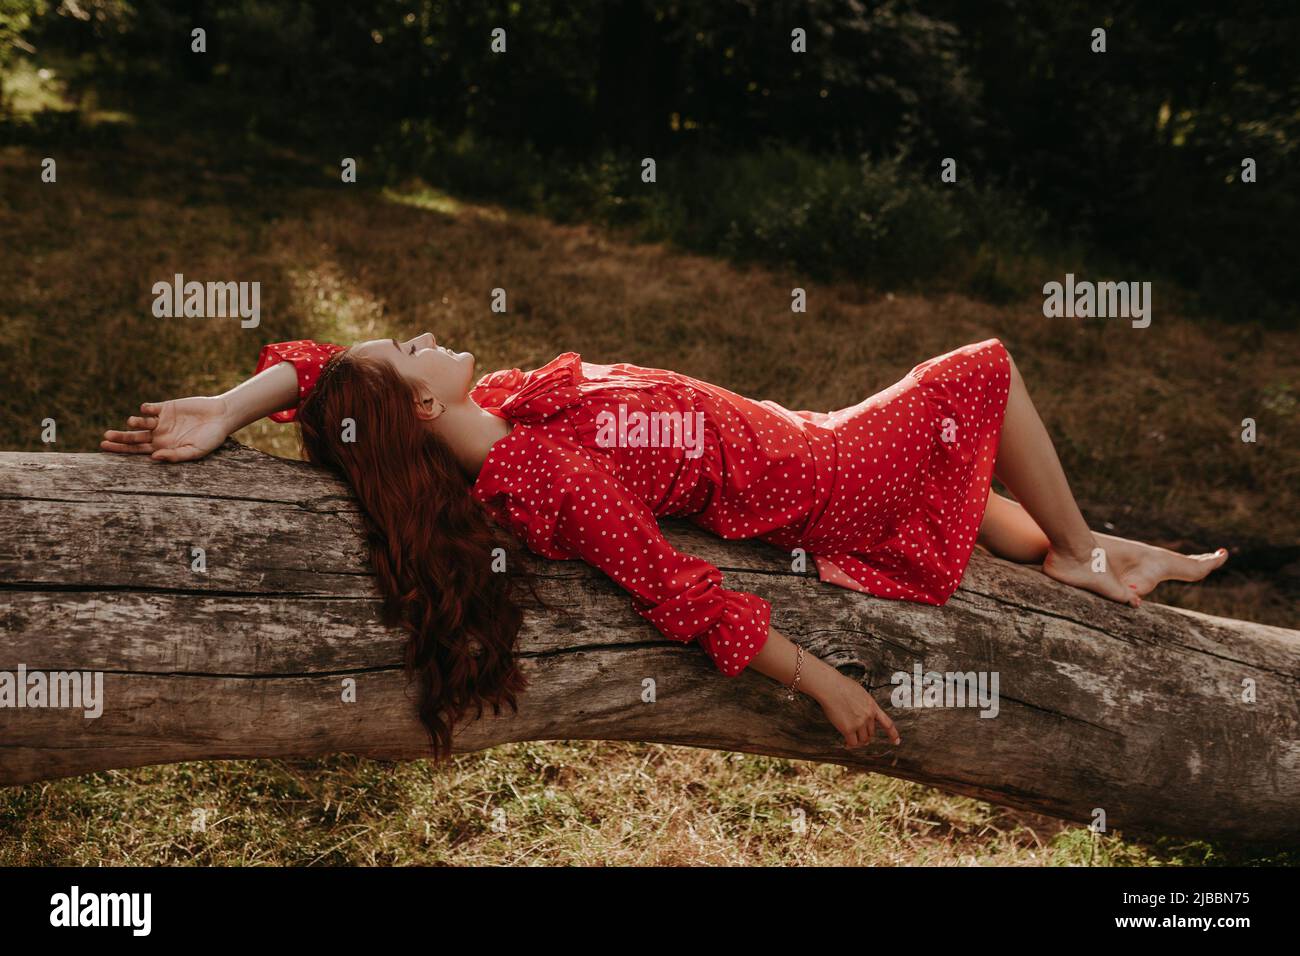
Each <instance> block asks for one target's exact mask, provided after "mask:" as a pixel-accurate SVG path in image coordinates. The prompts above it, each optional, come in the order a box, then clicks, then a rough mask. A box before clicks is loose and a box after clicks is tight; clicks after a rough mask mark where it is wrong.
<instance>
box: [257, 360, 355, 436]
mask: <svg viewBox="0 0 1300 956" xmlns="http://www.w3.org/2000/svg"><path fill="white" fill-rule="evenodd" d="M342 351H343V346H342V345H331V344H329V343H328V342H314V341H312V340H311V339H296V340H295V341H292V342H275V343H273V344H271V345H267V346H264V347H263V348H262V353H261V355H259V356H258V357H257V368H256V370H255V371H254V372H253V374H254V375H256V374H258V373H259V372H262V371H264V370H266V369H268V368H270V367H271V366H273V365H279V364H280V363H281V362H292V363H293V368H294V371H295V372H297V373H298V404H299V405H301V404H302V401H303V399H305V398H306V397H307V396H308V395H309V394H310V393H311V390H312V388H313V387H314V386H315V385H316V380H317V379H318V378H320V370H321V367H322V366H323V365H324V364H325V363H326V362H327V361H328V360H329V358H330V356H331V355H333V354H334V353H335V352H342ZM297 417H298V408H297V405H295V406H294V407H293V408H286V409H283V410H282V411H278V412H275V413H273V414H271V415H268V416H267V418H269V419H271V421H273V422H291V421H293V420H294V419H296V418H297Z"/></svg>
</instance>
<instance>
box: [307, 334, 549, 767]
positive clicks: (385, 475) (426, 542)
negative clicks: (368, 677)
mask: <svg viewBox="0 0 1300 956" xmlns="http://www.w3.org/2000/svg"><path fill="white" fill-rule="evenodd" d="M415 402H416V396H415V392H414V391H413V390H412V388H411V386H410V385H409V384H407V382H406V381H405V379H403V378H402V377H401V376H400V375H399V374H398V373H397V372H396V371H395V370H394V369H393V368H392V367H391V366H390V365H388V364H386V363H384V362H379V361H375V360H373V359H365V358H361V357H355V356H353V355H351V354H350V353H349V352H346V351H344V352H339V353H338V354H336V355H334V356H333V357H332V358H331V359H330V360H329V362H327V363H326V364H325V367H324V368H323V369H322V370H321V374H320V378H319V379H318V380H317V382H316V387H315V388H314V390H313V391H312V393H311V394H310V395H309V396H308V397H307V400H306V401H305V402H303V404H302V407H301V408H300V409H299V410H298V422H299V424H300V425H301V427H302V445H303V451H304V453H305V455H306V457H307V459H308V460H309V461H312V462H314V463H316V464H318V465H324V466H326V467H329V468H332V469H333V470H335V471H336V472H339V473H341V474H342V475H343V477H344V478H346V480H347V482H348V484H349V485H351V486H352V490H353V492H354V493H355V494H356V496H357V499H358V500H359V501H360V503H361V509H362V512H363V514H364V517H365V525H366V531H367V537H368V543H369V546H370V557H371V561H372V563H373V564H374V568H375V575H376V577H377V578H378V582H379V588H380V591H381V592H382V594H383V597H384V616H385V621H386V622H387V623H388V624H390V625H396V626H399V627H401V628H402V629H403V630H404V631H405V632H406V635H407V643H406V653H405V665H406V670H407V674H408V676H409V677H411V679H413V680H416V681H418V682H419V690H420V700H419V716H420V721H421V723H423V724H424V726H425V728H426V729H427V730H428V732H429V736H430V739H431V742H432V745H433V755H434V757H435V758H436V759H445V758H446V757H449V756H450V755H451V743H452V733H453V730H454V728H455V725H456V724H457V723H458V722H459V721H460V720H461V719H462V718H463V717H464V716H465V715H466V714H467V713H468V712H469V710H470V708H475V717H476V718H477V717H481V716H482V715H483V708H484V706H485V705H488V704H490V705H491V706H492V712H493V713H494V714H499V713H500V712H501V707H502V705H503V704H508V705H509V706H510V708H511V710H512V711H515V712H517V711H518V709H519V708H518V705H517V702H516V696H517V695H518V694H519V693H521V692H522V691H523V690H524V688H525V686H526V680H525V678H524V675H523V673H522V672H521V671H520V669H519V667H518V664H517V663H516V661H515V657H514V649H515V641H516V639H517V637H518V634H519V628H520V625H521V624H522V622H523V612H522V610H521V609H520V608H519V606H518V604H517V603H516V602H515V600H514V595H513V587H514V582H513V580H512V578H514V577H515V576H516V574H518V573H519V572H521V571H522V568H521V564H520V562H519V561H518V559H517V555H518V551H517V550H516V549H515V548H514V547H512V546H510V545H503V544H502V543H501V542H500V541H499V540H498V539H497V537H496V535H495V534H494V532H493V525H492V523H491V521H490V519H489V518H488V517H487V515H486V514H485V513H484V511H483V510H482V508H481V507H480V506H479V504H478V502H476V501H475V500H474V499H473V498H472V497H471V496H470V494H469V489H470V484H469V480H468V479H467V478H466V477H465V474H464V472H462V471H461V469H460V466H459V464H457V462H456V459H455V457H454V456H453V455H452V453H451V449H450V448H449V447H448V446H447V444H446V443H445V442H444V441H443V440H442V439H440V438H439V437H438V436H437V435H436V434H434V432H433V431H432V430H431V429H430V428H429V427H428V424H427V423H426V422H424V421H421V420H420V418H419V417H417V415H416V405H415ZM345 419H351V420H352V425H351V426H350V427H351V429H352V434H351V436H349V435H348V434H347V432H346V431H345V425H347V423H346V422H345ZM345 437H351V438H352V440H351V441H345V440H344V439H345ZM498 547H505V549H506V551H507V567H508V568H510V569H512V571H514V572H515V574H503V573H497V572H494V571H493V568H492V564H493V549H494V548H498ZM530 584H531V581H530ZM534 593H535V592H534Z"/></svg>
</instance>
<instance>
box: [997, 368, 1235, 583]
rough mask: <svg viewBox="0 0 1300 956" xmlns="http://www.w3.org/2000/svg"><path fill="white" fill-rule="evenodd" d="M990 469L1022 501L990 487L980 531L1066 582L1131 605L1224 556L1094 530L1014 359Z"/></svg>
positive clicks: (1000, 550) (1008, 553)
mask: <svg viewBox="0 0 1300 956" xmlns="http://www.w3.org/2000/svg"><path fill="white" fill-rule="evenodd" d="M994 472H995V473H996V474H997V476H998V478H999V479H1001V481H1002V483H1003V484H1004V485H1006V486H1007V488H1008V489H1010V491H1011V493H1012V494H1014V495H1015V496H1016V498H1017V499H1018V501H1019V503H1018V504H1017V503H1016V502H1010V501H1007V499H1005V498H1002V497H1000V496H998V495H990V496H989V507H988V508H987V509H986V512H985V520H984V524H983V525H982V526H981V528H980V534H981V537H982V538H983V539H984V540H985V542H986V544H987V546H988V547H989V549H990V550H991V551H993V552H994V553H995V554H1000V555H1002V556H1004V557H1008V558H1011V559H1012V560H1030V561H1037V560H1042V562H1043V571H1044V573H1046V574H1047V575H1048V576H1050V577H1053V578H1055V579H1057V580H1058V581H1063V582H1065V583H1066V584H1071V585H1073V586H1075V587H1079V588H1083V589H1085V590H1088V591H1093V592H1095V593H1097V594H1100V595H1102V596H1103V597H1107V598H1110V599H1111V600H1114V601H1121V602H1123V603H1126V604H1132V605H1134V606H1136V605H1138V604H1140V603H1141V597H1140V595H1142V594H1146V593H1149V592H1150V591H1151V590H1152V588H1154V587H1155V586H1156V585H1157V584H1159V583H1160V581H1165V580H1171V579H1173V580H1181V581H1197V580H1200V579H1201V578H1203V577H1205V575H1207V574H1209V573H1210V571H1212V570H1214V568H1216V567H1218V566H1219V565H1221V564H1222V563H1223V561H1224V560H1226V558H1227V556H1228V554H1227V552H1226V551H1224V550H1223V549H1220V550H1219V551H1216V552H1215V553H1214V554H1212V555H1194V556H1188V555H1180V554H1175V553H1174V552H1172V551H1166V550H1165V549H1163V548H1154V547H1152V546H1150V545H1146V544H1142V543H1140V542H1136V541H1126V540H1124V539H1123V538H1115V537H1111V536H1110V535H1095V534H1093V532H1092V531H1091V530H1090V529H1089V528H1088V525H1087V522H1085V521H1084V520H1083V514H1082V513H1081V512H1080V511H1079V506H1078V504H1076V503H1075V500H1074V495H1073V494H1071V492H1070V485H1069V482H1067V481H1066V478H1065V471H1064V470H1063V469H1062V468H1061V462H1060V459H1059V458H1057V456H1056V449H1055V447H1054V446H1053V445H1052V439H1051V437H1050V436H1049V435H1048V434H1047V429H1046V428H1045V427H1043V422H1042V419H1040V418H1039V417H1038V411H1037V409H1035V408H1034V404H1033V402H1032V401H1030V398H1029V392H1028V390H1027V389H1026V388H1025V383H1024V381H1023V379H1021V377H1020V370H1019V369H1018V368H1016V363H1015V361H1014V360H1012V361H1011V390H1010V394H1009V395H1008V397H1007V409H1006V415H1005V417H1004V418H1003V422H1002V441H1001V447H1000V448H999V449H998V457H997V461H996V462H995V463H994ZM1020 509H1022V510H1020ZM1031 526H1032V527H1031ZM1034 528H1037V529H1038V534H1041V536H1042V537H1041V538H1040V537H1038V536H1037V535H1036V534H1035V533H1034ZM1044 539H1045V546H1044ZM1017 555H1019V556H1022V557H1017Z"/></svg>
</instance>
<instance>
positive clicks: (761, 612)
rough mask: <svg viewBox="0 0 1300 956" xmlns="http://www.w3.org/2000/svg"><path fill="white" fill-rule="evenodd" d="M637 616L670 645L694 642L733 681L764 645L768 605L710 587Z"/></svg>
mask: <svg viewBox="0 0 1300 956" xmlns="http://www.w3.org/2000/svg"><path fill="white" fill-rule="evenodd" d="M637 613H639V614H640V615H641V616H642V617H644V618H645V619H646V620H648V621H649V622H650V623H651V624H654V625H655V627H657V628H659V630H660V631H662V632H663V633H664V634H665V635H666V636H668V637H670V638H672V639H674V640H679V641H691V640H694V641H695V642H696V643H697V644H699V645H700V646H701V647H703V648H704V650H705V653H707V654H708V655H709V657H711V658H712V659H713V663H714V665H715V666H716V667H717V669H718V670H720V671H721V672H722V673H723V674H725V675H727V676H728V677H736V676H738V675H739V674H740V673H741V672H742V671H743V670H744V669H745V668H746V667H747V666H749V662H750V661H752V660H753V659H754V658H755V657H756V656H757V655H758V652H759V651H761V650H762V649H763V646H764V645H765V644H766V643H767V637H768V628H769V626H770V624H771V619H772V605H771V604H770V603H769V602H768V601H766V600H764V599H763V598H761V597H759V596H758V595H756V594H749V593H748V592H746V591H730V590H727V589H726V588H724V587H721V586H718V585H713V586H711V587H710V588H708V590H707V593H706V594H703V595H701V594H698V593H696V592H695V591H694V590H691V591H687V592H685V593H683V594H681V595H680V596H678V597H677V598H674V599H673V600H671V601H667V602H665V603H663V604H660V605H658V606H656V607H653V608H648V609H642V608H637Z"/></svg>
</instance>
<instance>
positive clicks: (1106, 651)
mask: <svg viewBox="0 0 1300 956" xmlns="http://www.w3.org/2000/svg"><path fill="white" fill-rule="evenodd" d="M358 528H359V520H358V515H357V511H356V505H355V502H354V501H353V499H352V497H351V495H350V494H349V493H348V491H347V489H346V488H345V487H344V486H343V485H341V484H340V483H339V482H337V481H335V480H334V479H333V478H331V477H330V476H328V475H326V474H325V473H323V472H320V471H318V470H316V469H314V468H311V467H310V466H307V465H305V464H302V463H299V462H290V461H284V460H281V459H277V458H272V457H269V456H266V455H263V454H260V453H258V452H256V451H253V450H251V449H248V448H244V447H242V446H238V445H235V444H234V443H233V442H232V443H228V445H227V446H226V447H225V448H223V449H222V450H221V451H220V452H218V453H217V454H215V455H213V456H212V457H210V458H209V459H207V460H205V461H203V462H199V463H193V464H186V465H178V466H169V465H161V464H157V463H154V462H150V461H148V460H145V459H143V458H134V457H123V456H116V455H105V454H26V453H2V454H0V582H2V586H3V590H4V595H3V596H4V609H3V638H2V640H0V671H9V672H15V671H16V670H17V668H18V667H19V665H25V666H26V668H27V669H28V671H37V670H40V671H102V672H103V673H104V696H105V698H106V703H105V706H104V711H103V714H102V716H100V717H98V718H97V719H87V718H86V717H85V716H84V715H83V714H82V712H81V711H79V710H63V709H30V708H24V709H11V708H0V784H6V785H7V784H19V783H25V782H29V781H36V780H46V779H50V778H54V777H62V776H69V775H75V774H82V773H87V772H90V771H94V770H103V769H108V768H122V767H135V766H141V765H146V764H157V763H169V762H174V761H182V760H200V759H222V758H248V757H290V756H299V757H301V756H315V755H321V754H329V753H336V752H351V753H356V754H361V755H365V756H368V757H373V758H379V759H413V758H418V757H421V756H426V755H427V753H428V751H427V740H426V737H425V735H424V732H423V729H422V728H421V726H420V725H419V723H418V721H417V720H416V719H415V716H414V710H413V696H412V695H413V693H414V691H413V689H412V690H409V691H408V689H407V685H406V681H405V677H404V675H403V673H402V670H401V664H400V661H401V646H402V639H401V636H400V635H399V634H398V633H397V632H394V631H391V630H389V629H387V628H385V627H384V626H383V625H382V624H381V623H380V622H379V620H378V612H377V609H378V601H377V599H376V597H375V592H374V590H373V580H372V576H371V573H370V569H369V563H368V560H367V557H366V553H365V549H364V546H363V544H362V542H361V539H360V537H359V535H358ZM665 532H666V533H667V534H668V536H669V538H670V539H672V540H673V542H674V543H675V544H676V545H677V546H678V547H679V548H681V549H683V550H685V551H689V552H693V553H695V554H698V555H700V556H701V557H704V558H706V559H708V560H709V561H712V562H713V563H714V564H716V565H718V566H719V567H721V568H722V569H723V570H724V572H725V574H726V583H727V585H728V586H729V587H732V588H736V589H742V590H749V591H753V592H755V593H757V594H760V595H762V596H764V597H766V598H768V599H769V600H770V601H771V602H772V606H773V624H774V626H776V627H778V628H780V629H781V630H783V631H784V632H785V633H787V634H789V635H790V636H791V638H792V639H793V640H795V641H798V642H800V643H802V644H804V645H805V646H806V647H807V648H808V650H809V651H811V652H812V653H814V654H816V655H818V656H820V657H822V658H824V659H826V660H827V661H828V662H830V663H831V664H833V665H834V666H837V667H839V668H840V669H841V670H843V671H845V672H846V673H850V674H852V675H853V676H855V677H862V678H864V679H865V681H866V683H867V686H868V687H869V688H870V689H871V690H872V691H873V692H874V693H875V695H876V698H877V700H878V701H879V702H880V703H881V704H882V706H883V707H884V708H885V709H886V711H887V712H888V713H890V714H891V716H892V717H893V719H894V720H895V721H896V722H897V723H898V725H899V728H900V732H901V734H902V736H903V744H902V746H901V747H898V748H894V747H891V746H890V745H888V744H886V743H883V742H881V743H877V744H875V745H874V746H872V747H871V748H869V750H867V751H865V752H863V751H858V752H856V753H855V752H850V751H847V750H845V749H843V747H842V745H841V739H840V737H839V735H838V734H837V733H836V732H835V731H834V729H833V728H832V727H831V726H830V725H829V724H828V723H827V721H826V719H825V717H824V716H823V714H822V713H821V710H820V708H819V707H818V706H817V704H816V702H815V701H813V700H811V699H810V698H808V697H805V696H802V695H801V696H800V698H799V699H798V700H797V701H794V702H789V701H787V700H785V698H784V695H783V689H782V688H781V687H779V686H778V685H777V684H775V683H774V682H773V681H771V680H769V679H768V678H766V677H764V676H762V675H761V674H758V673H755V672H747V673H745V674H742V675H741V676H740V677H738V678H735V679H728V678H726V677H724V676H722V675H721V674H719V673H718V672H717V671H716V670H715V669H714V668H713V665H712V663H711V662H710V661H709V659H708V658H707V657H706V656H705V654H704V653H703V651H701V650H700V649H699V648H698V647H696V646H694V645H686V646H683V645H680V644H677V643H674V642H671V641H668V640H667V639H665V638H663V637H662V636H661V635H660V634H659V633H658V632H657V631H655V630H654V629H653V628H652V627H651V626H650V625H649V624H648V623H646V622H645V621H643V620H642V619H641V618H640V617H638V616H637V615H636V614H634V613H633V611H632V610H631V607H630V604H629V600H628V597H627V595H626V594H625V593H624V592H622V591H621V590H619V589H618V588H617V587H616V586H615V585H614V584H612V583H611V582H610V581H608V580H607V579H606V578H604V577H603V576H602V575H601V574H599V573H598V572H596V571H593V570H592V569H590V568H588V567H587V566H586V565H584V564H582V563H580V562H551V561H541V560H539V561H538V562H537V563H536V564H535V565H534V567H535V568H536V569H537V570H538V571H539V572H540V573H541V574H542V575H543V581H542V585H541V587H539V593H541V594H542V596H543V597H544V598H545V600H547V601H548V602H550V603H551V604H553V605H556V606H560V607H563V608H566V609H567V610H569V611H570V612H572V616H567V617H566V616H564V615H553V614H546V613H540V612H533V613H530V614H529V616H528V623H527V625H526V629H525V632H524V633H523V635H522V641H521V647H520V655H519V656H520V658H521V661H522V665H523V667H525V668H526V670H527V672H528V675H529V678H530V680H531V682H532V689H531V690H530V692H529V693H528V694H527V695H526V696H525V698H524V699H523V701H522V704H521V709H520V712H519V714H518V715H510V714H508V713H507V714H505V715H502V716H500V717H492V716H491V715H488V716H485V717H484V718H483V719H482V720H480V721H478V722H475V723H471V724H468V725H466V726H465V727H463V728H462V730H461V731H460V733H459V736H458V737H457V750H459V751H462V752H464V751H473V750H480V749H483V748H486V747H491V746H494V745H496V744H501V743H507V742H512V741H522V740H550V739H566V738H567V739H578V738H585V739H605V740H640V741H659V742H664V743H670V744H687V745H690V746H697V747H708V748H715V749H721V750H729V751H745V752H749V753H759V754H771V755H778V756H782V757H792V758H799V759H805V760H816V761H825V762H831V763H838V764H845V765H850V766H854V767H858V768H861V769H864V770H871V771H875V772H878V773H884V774H889V775H892V776H897V777H904V778H907V779H910V780H917V781H921V782H923V783H926V784H930V785H932V786H935V787H939V788H941V789H944V790H948V791H951V792H954V793H959V794H965V795H969V796H975V797H980V798H983V799H985V800H989V801H991V802H993V803H997V804H1003V805H1006V806H1011V807H1018V808H1022V809H1027V810H1032V811H1036V812H1040V813H1045V814H1050V815H1052V816H1056V817H1060V818H1063V819H1066V820H1072V821H1077V822H1081V823H1089V822H1091V821H1092V820H1093V819H1094V810H1095V809H1096V808H1100V809H1101V810H1104V812H1105V814H1106V825H1107V827H1108V828H1109V829H1121V830H1123V831H1125V832H1126V833H1136V834H1145V835H1154V834H1170V835H1179V836H1191V837H1201V838H1207V839H1219V840H1226V841H1235V842H1252V843H1268V844H1281V845H1296V844H1300V693H1298V690H1300V632H1296V631H1289V630H1284V629H1281V628H1276V627H1268V626H1265V625H1261V624H1253V623H1248V622H1244V621H1233V620H1226V619H1222V618H1214V617H1208V616H1206V615H1202V614H1196V613H1191V612H1186V611H1180V610H1176V609H1173V608H1168V607H1163V606H1158V605H1151V604H1147V605H1145V606H1143V607H1142V608H1141V609H1139V610H1136V611H1135V610H1131V609H1127V608H1124V607H1121V606H1119V605H1115V604H1111V603H1109V602H1106V601H1103V600H1102V599H1100V598H1095V597H1093V596H1091V595H1088V594H1085V593H1083V592H1080V591H1076V590H1072V589H1069V588H1065V587H1062V586H1059V585H1056V584H1054V583H1053V582H1051V581H1049V580H1048V579H1046V578H1045V577H1043V576H1042V575H1041V574H1040V573H1038V572H1037V571H1035V570H1033V569H1028V568H1022V567H1018V566H1015V565H1012V564H1008V563H1006V562H1002V561H998V560H996V559H994V558H991V557H989V556H987V555H984V554H983V553H981V552H977V554H976V556H975V558H974V559H973V560H972V562H971V565H970V568H969V570H968V571H967V573H966V577H965V580H964V581H963V584H962V587H961V589H960V590H959V591H958V592H957V593H956V594H955V595H954V596H953V598H952V599H951V600H950V601H949V602H948V604H947V605H946V606H944V607H942V608H934V607H926V606H922V605H916V604H907V603H902V602H894V601H886V600H877V599H874V598H871V597H868V596H866V595H862V594H857V593H854V592H851V591H847V590H845V589H842V588H838V587H835V586H832V585H827V584H822V583H821V582H820V581H818V580H817V578H816V576H815V575H814V574H813V572H812V571H811V570H810V571H807V572H805V573H795V572H792V571H791V570H790V566H791V560H790V556H789V555H787V554H784V553H783V552H781V551H778V550H776V549H774V548H771V547H768V546H767V545H763V544H761V543H757V542H725V541H722V540H719V539H717V538H714V537H712V536H710V535H708V534H706V533H704V532H702V531H699V530H698V529H696V528H694V527H693V526H691V525H689V524H688V523H685V522H665ZM191 547H202V548H203V549H205V552H206V561H207V572H206V573H198V572H195V571H192V570H191V550H190V549H191ZM810 564H811V562H810ZM918 662H919V663H920V664H921V665H922V666H923V667H924V669H925V670H926V671H937V672H949V671H952V672H967V671H975V672H980V671H984V672H997V673H998V675H999V708H1000V709H999V712H998V714H997V716H996V717H995V718H982V717H980V716H979V709H978V708H953V707H944V708H918V709H902V708H898V707H894V706H892V704H891V703H890V694H891V691H892V690H893V686H892V684H891V675H893V674H895V673H896V672H906V673H909V674H910V673H912V672H913V668H914V665H916V664H917V663H918ZM349 677H350V678H354V679H355V681H356V689H357V702H356V703H343V702H342V701H341V694H342V684H343V681H344V679H345V678H349ZM647 679H653V681H654V687H655V697H656V699H655V701H654V702H652V703H648V702H645V701H643V682H644V681H646V680H647ZM1247 686H1253V688H1254V701H1253V702H1249V703H1248V702H1246V698H1244V695H1243V688H1244V687H1247Z"/></svg>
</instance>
